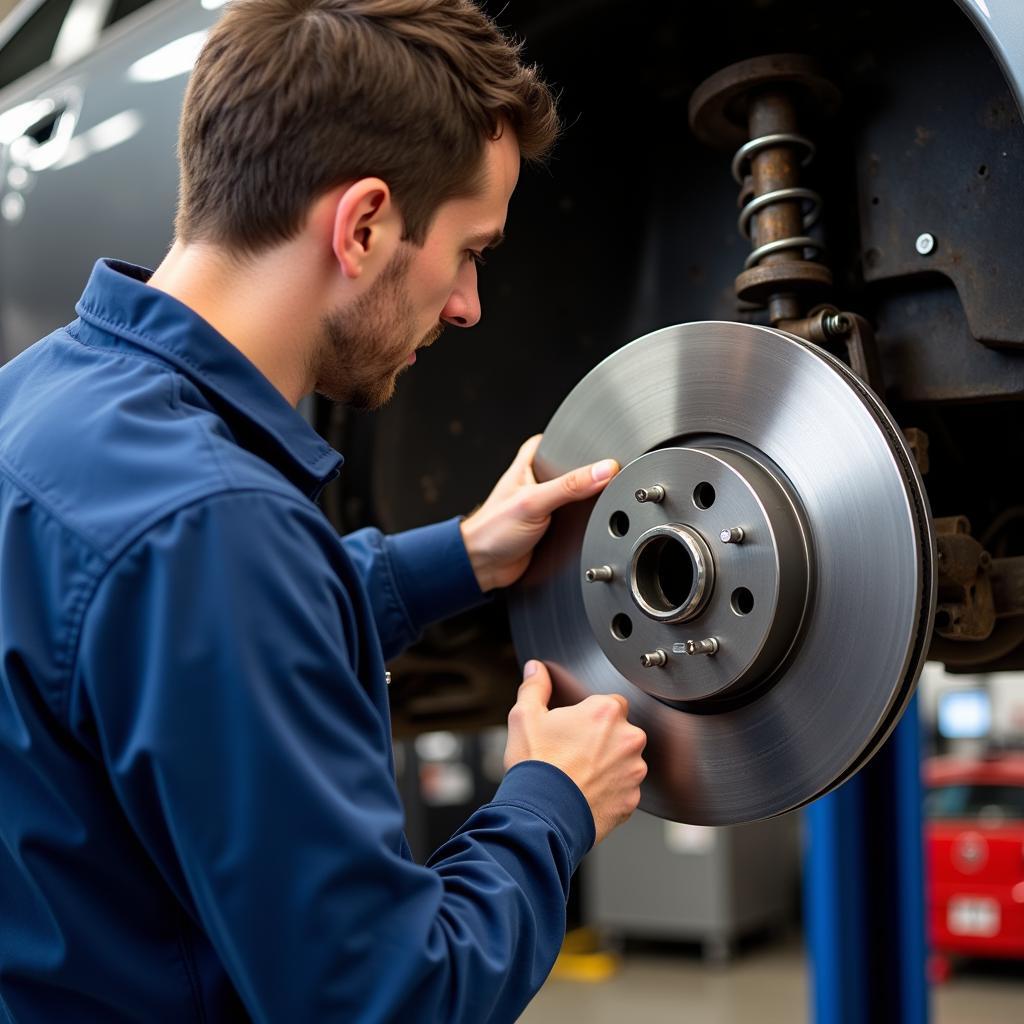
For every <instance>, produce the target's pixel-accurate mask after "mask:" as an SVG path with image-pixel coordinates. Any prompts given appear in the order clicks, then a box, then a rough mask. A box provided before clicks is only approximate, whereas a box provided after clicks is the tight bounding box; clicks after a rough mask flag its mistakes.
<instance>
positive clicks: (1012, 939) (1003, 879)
mask: <svg viewBox="0 0 1024 1024" xmlns="http://www.w3.org/2000/svg"><path fill="white" fill-rule="evenodd" d="M924 772H925V775H924V779H925V785H926V787H927V792H926V796H925V819H926V825H925V834H926V842H927V851H928V852H927V858H928V923H929V934H930V938H931V943H932V949H933V951H934V953H935V955H936V962H935V964H934V967H935V974H936V976H937V978H941V977H943V976H945V975H946V974H947V973H948V969H949V968H948V965H949V960H948V958H949V957H950V956H951V955H955V954H960V955H967V956H979V957H1012V958H1021V959H1024V753H1021V754H1000V755H998V756H996V755H993V756H990V757H983V758H972V759H964V758H951V757H941V758H933V759H931V760H930V761H928V762H926V763H925V768H924Z"/></svg>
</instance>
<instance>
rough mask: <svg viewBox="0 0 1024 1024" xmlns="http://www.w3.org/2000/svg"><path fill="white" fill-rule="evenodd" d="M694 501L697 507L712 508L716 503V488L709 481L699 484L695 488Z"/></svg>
mask: <svg viewBox="0 0 1024 1024" xmlns="http://www.w3.org/2000/svg"><path fill="white" fill-rule="evenodd" d="M693 503H694V505H696V506H697V508H701V509H704V508H711V506H712V505H714V503H715V489H714V487H712V486H711V484H709V483H708V482H707V481H704V482H703V483H699V484H697V486H696V487H694V489H693Z"/></svg>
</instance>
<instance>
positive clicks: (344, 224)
mask: <svg viewBox="0 0 1024 1024" xmlns="http://www.w3.org/2000/svg"><path fill="white" fill-rule="evenodd" d="M401 238H402V221H401V218H400V217H399V215H398V210H397V208H396V206H395V204H394V202H393V200H392V198H391V189H390V188H389V187H388V185H387V182H385V181H382V180H381V179H380V178H360V179H359V180H358V181H354V182H352V184H351V185H349V186H348V187H347V188H346V189H345V190H344V191H343V192H342V193H341V194H340V196H339V197H338V201H337V205H336V206H335V209H334V230H333V234H332V239H331V241H332V248H333V250H334V256H335V259H336V260H337V261H338V266H339V268H340V269H341V272H342V273H343V274H344V275H345V277H347V278H350V279H353V280H354V279H355V278H357V277H360V276H361V275H362V274H363V273H364V272H366V271H373V270H378V269H381V268H383V267H384V266H386V265H387V263H388V261H389V260H390V258H391V255H392V253H393V252H394V250H395V248H396V247H397V245H398V243H399V242H400V241H401Z"/></svg>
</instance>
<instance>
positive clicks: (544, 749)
mask: <svg viewBox="0 0 1024 1024" xmlns="http://www.w3.org/2000/svg"><path fill="white" fill-rule="evenodd" d="M525 675H526V678H525V679H524V681H523V684H522V686H520V687H519V697H518V699H517V700H516V703H515V705H514V706H513V708H512V710H511V711H510V712H509V716H508V743H507V745H506V747H505V769H506V770H508V769H509V768H511V767H512V766H513V765H516V764H518V763H519V762H520V761H547V762H548V764H553V765H554V766H555V767H556V768H561V770H562V771H563V772H565V774H566V775H568V776H569V778H570V779H572V781H573V782H575V783H576V785H577V786H579V788H580V791H581V792H582V793H583V795H584V796H585V797H586V798H587V803H588V804H590V810H591V813H592V814H593V815H594V828H595V830H596V832H597V838H596V839H595V844H596V843H599V842H601V840H602V839H604V837H605V836H606V835H608V833H609V832H611V830H612V829H613V828H615V827H616V826H617V825H621V824H622V823H623V822H624V821H625V820H626V819H627V818H628V817H629V816H630V815H631V814H632V813H633V812H634V811H635V810H636V807H637V804H638V803H639V802H640V783H641V782H643V780H644V778H645V777H646V775H647V765H646V764H645V762H644V759H643V757H642V753H643V749H644V746H645V744H646V743H647V736H646V735H645V734H644V732H643V730H642V729H638V728H637V727H636V726H635V725H630V724H629V722H628V721H627V719H626V712H627V711H628V710H629V704H628V703H627V701H626V698H625V697H623V696H622V695H621V694H617V693H614V694H594V695H592V696H590V697H587V698H586V699H585V700H582V701H580V703H579V704H576V705H574V706H573V707H569V708H554V709H553V710H549V709H548V701H549V700H551V676H550V675H549V674H548V670H547V669H546V668H545V667H544V665H543V664H542V663H541V662H539V661H529V662H527V663H526V673H525Z"/></svg>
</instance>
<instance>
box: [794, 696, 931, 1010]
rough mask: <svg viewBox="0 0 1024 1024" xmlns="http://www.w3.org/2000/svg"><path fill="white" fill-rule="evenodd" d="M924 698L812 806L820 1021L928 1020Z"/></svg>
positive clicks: (809, 903) (811, 905) (808, 863)
mask: <svg viewBox="0 0 1024 1024" xmlns="http://www.w3.org/2000/svg"><path fill="white" fill-rule="evenodd" d="M920 761H921V751H920V724H919V719H918V708H917V697H916V696H915V697H914V698H913V699H912V700H911V702H910V704H909V705H908V707H907V709H906V713H905V714H904V715H903V719H902V721H901V722H900V724H899V725H898V726H897V727H896V729H895V730H894V731H893V733H892V735H891V736H890V737H889V739H888V740H887V741H886V743H885V746H884V747H883V748H882V749H881V750H880V751H879V752H878V754H877V755H876V756H875V757H874V758H873V759H872V760H871V761H870V762H869V763H868V764H867V765H866V766H865V768H864V769H863V770H862V771H860V772H858V773H857V774H856V775H855V776H854V777H853V778H852V779H850V780H849V781H848V782H846V783H844V784H843V785H842V786H840V787H839V789H837V790H835V791H834V792H832V793H830V794H829V795H828V796H826V797H823V798H822V799H821V800H818V801H816V802H815V803H813V804H811V805H810V807H808V808H807V810H806V812H805V815H806V819H805V820H806V825H807V850H806V856H805V860H804V905H805V915H804V916H805V922H806V934H807V948H808V955H809V957H810V961H811V1009H812V1013H811V1019H812V1020H813V1021H815V1022H816V1024H927V1022H928V1019H929V1009H928V985H927V978H926V959H927V949H926V944H925V900H924V893H925V880H924V841H923V832H922V807H921V804H922V786H921V764H920Z"/></svg>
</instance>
